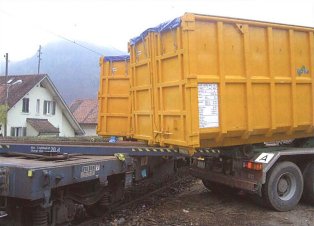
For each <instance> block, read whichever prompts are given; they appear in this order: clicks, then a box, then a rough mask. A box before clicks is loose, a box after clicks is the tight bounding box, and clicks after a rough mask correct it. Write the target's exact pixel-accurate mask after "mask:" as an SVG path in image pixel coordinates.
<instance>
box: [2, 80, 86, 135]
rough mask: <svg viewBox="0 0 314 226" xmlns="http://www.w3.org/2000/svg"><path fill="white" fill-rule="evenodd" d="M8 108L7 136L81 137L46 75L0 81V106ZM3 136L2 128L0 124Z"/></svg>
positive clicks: (3, 125)
mask: <svg viewBox="0 0 314 226" xmlns="http://www.w3.org/2000/svg"><path fill="white" fill-rule="evenodd" d="M6 103H7V105H8V111H7V130H6V135H7V136H65V137H73V136H75V135H83V134H84V131H83V130H82V128H81V126H80V125H79V123H78V122H77V120H76V119H75V118H74V116H73V114H72V113H71V112H70V110H69V108H68V107H67V105H66V104H65V102H64V100H63V99H62V97H61V95H60V94H59V92H58V90H57V89H56V87H55V86H54V84H53V83H52V81H51V80H50V78H49V77H48V75H45V74H41V75H19V76H7V78H6V77H5V76H1V77H0V105H5V104H6ZM0 127H1V129H0V135H5V132H4V130H5V128H4V127H5V124H4V123H2V124H0Z"/></svg>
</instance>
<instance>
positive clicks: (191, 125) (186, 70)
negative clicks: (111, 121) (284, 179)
mask: <svg viewBox="0 0 314 226" xmlns="http://www.w3.org/2000/svg"><path fill="white" fill-rule="evenodd" d="M313 33H314V29H313V28H306V27H298V26H291V25H283V24H274V23H266V22H258V21H251V20H243V19H232V18H223V17H214V16H206V15H197V14H190V13H187V14H185V15H184V16H182V17H181V18H178V19H176V20H173V21H171V22H168V23H164V24H161V25H160V26H159V27H156V28H153V29H149V30H147V31H145V32H144V33H143V34H142V35H141V36H140V37H137V38H135V39H132V40H131V42H130V44H129V51H130V64H131V96H132V101H133V103H134V104H133V105H132V116H133V119H132V127H133V132H132V136H133V137H134V138H137V139H143V140H147V141H148V142H149V143H150V144H159V145H173V146H181V147H186V148H188V149H194V148H199V147H221V146H233V145H242V144H251V143H260V142H266V141H274V140H281V139H292V138H301V137H310V136H313V126H314V104H313V100H314V82H313V78H314V38H313Z"/></svg>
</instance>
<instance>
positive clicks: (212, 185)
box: [202, 179, 238, 194]
mask: <svg viewBox="0 0 314 226" xmlns="http://www.w3.org/2000/svg"><path fill="white" fill-rule="evenodd" d="M202 182H203V184H204V186H205V187H206V188H207V189H208V190H210V191H212V192H214V193H218V194H226V193H229V194H235V193H237V192H238V189H236V188H232V187H229V186H227V185H224V184H220V183H216V182H212V181H209V180H204V179H203V180H202Z"/></svg>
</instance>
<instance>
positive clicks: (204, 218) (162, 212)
mask: <svg viewBox="0 0 314 226" xmlns="http://www.w3.org/2000/svg"><path fill="white" fill-rule="evenodd" d="M88 225H94V226H104V225H252V226H253V225H265V226H266V225H267V226H277V225H301V226H302V225H314V206H311V205H307V204H303V203H300V204H299V205H298V206H297V207H296V209H295V210H293V211H290V212H284V213H281V212H275V211H272V210H269V209H267V208H265V207H263V206H262V205H259V204H258V203H256V202H255V201H254V199H253V198H252V197H251V196H248V195H243V194H234V195H231V194H215V193H213V192H211V191H209V190H207V189H206V188H205V187H204V186H203V184H202V182H201V181H200V180H196V179H193V178H191V177H187V178H185V179H184V180H182V181H181V182H180V183H176V184H175V185H174V186H171V187H169V188H167V189H166V190H164V191H161V192H159V193H157V194H154V195H152V196H150V197H149V198H146V199H144V200H141V201H140V202H137V203H134V204H132V205H131V206H128V207H124V208H122V209H120V210H118V211H116V212H114V213H112V214H110V215H109V216H107V217H106V218H103V219H101V220H97V221H95V222H93V223H91V222H89V224H88Z"/></svg>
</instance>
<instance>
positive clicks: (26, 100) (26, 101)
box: [22, 98, 29, 113]
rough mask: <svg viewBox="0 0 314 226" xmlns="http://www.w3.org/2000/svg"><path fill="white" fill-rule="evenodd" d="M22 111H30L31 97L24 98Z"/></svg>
mask: <svg viewBox="0 0 314 226" xmlns="http://www.w3.org/2000/svg"><path fill="white" fill-rule="evenodd" d="M22 112H24V113H29V98H23V106H22Z"/></svg>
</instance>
